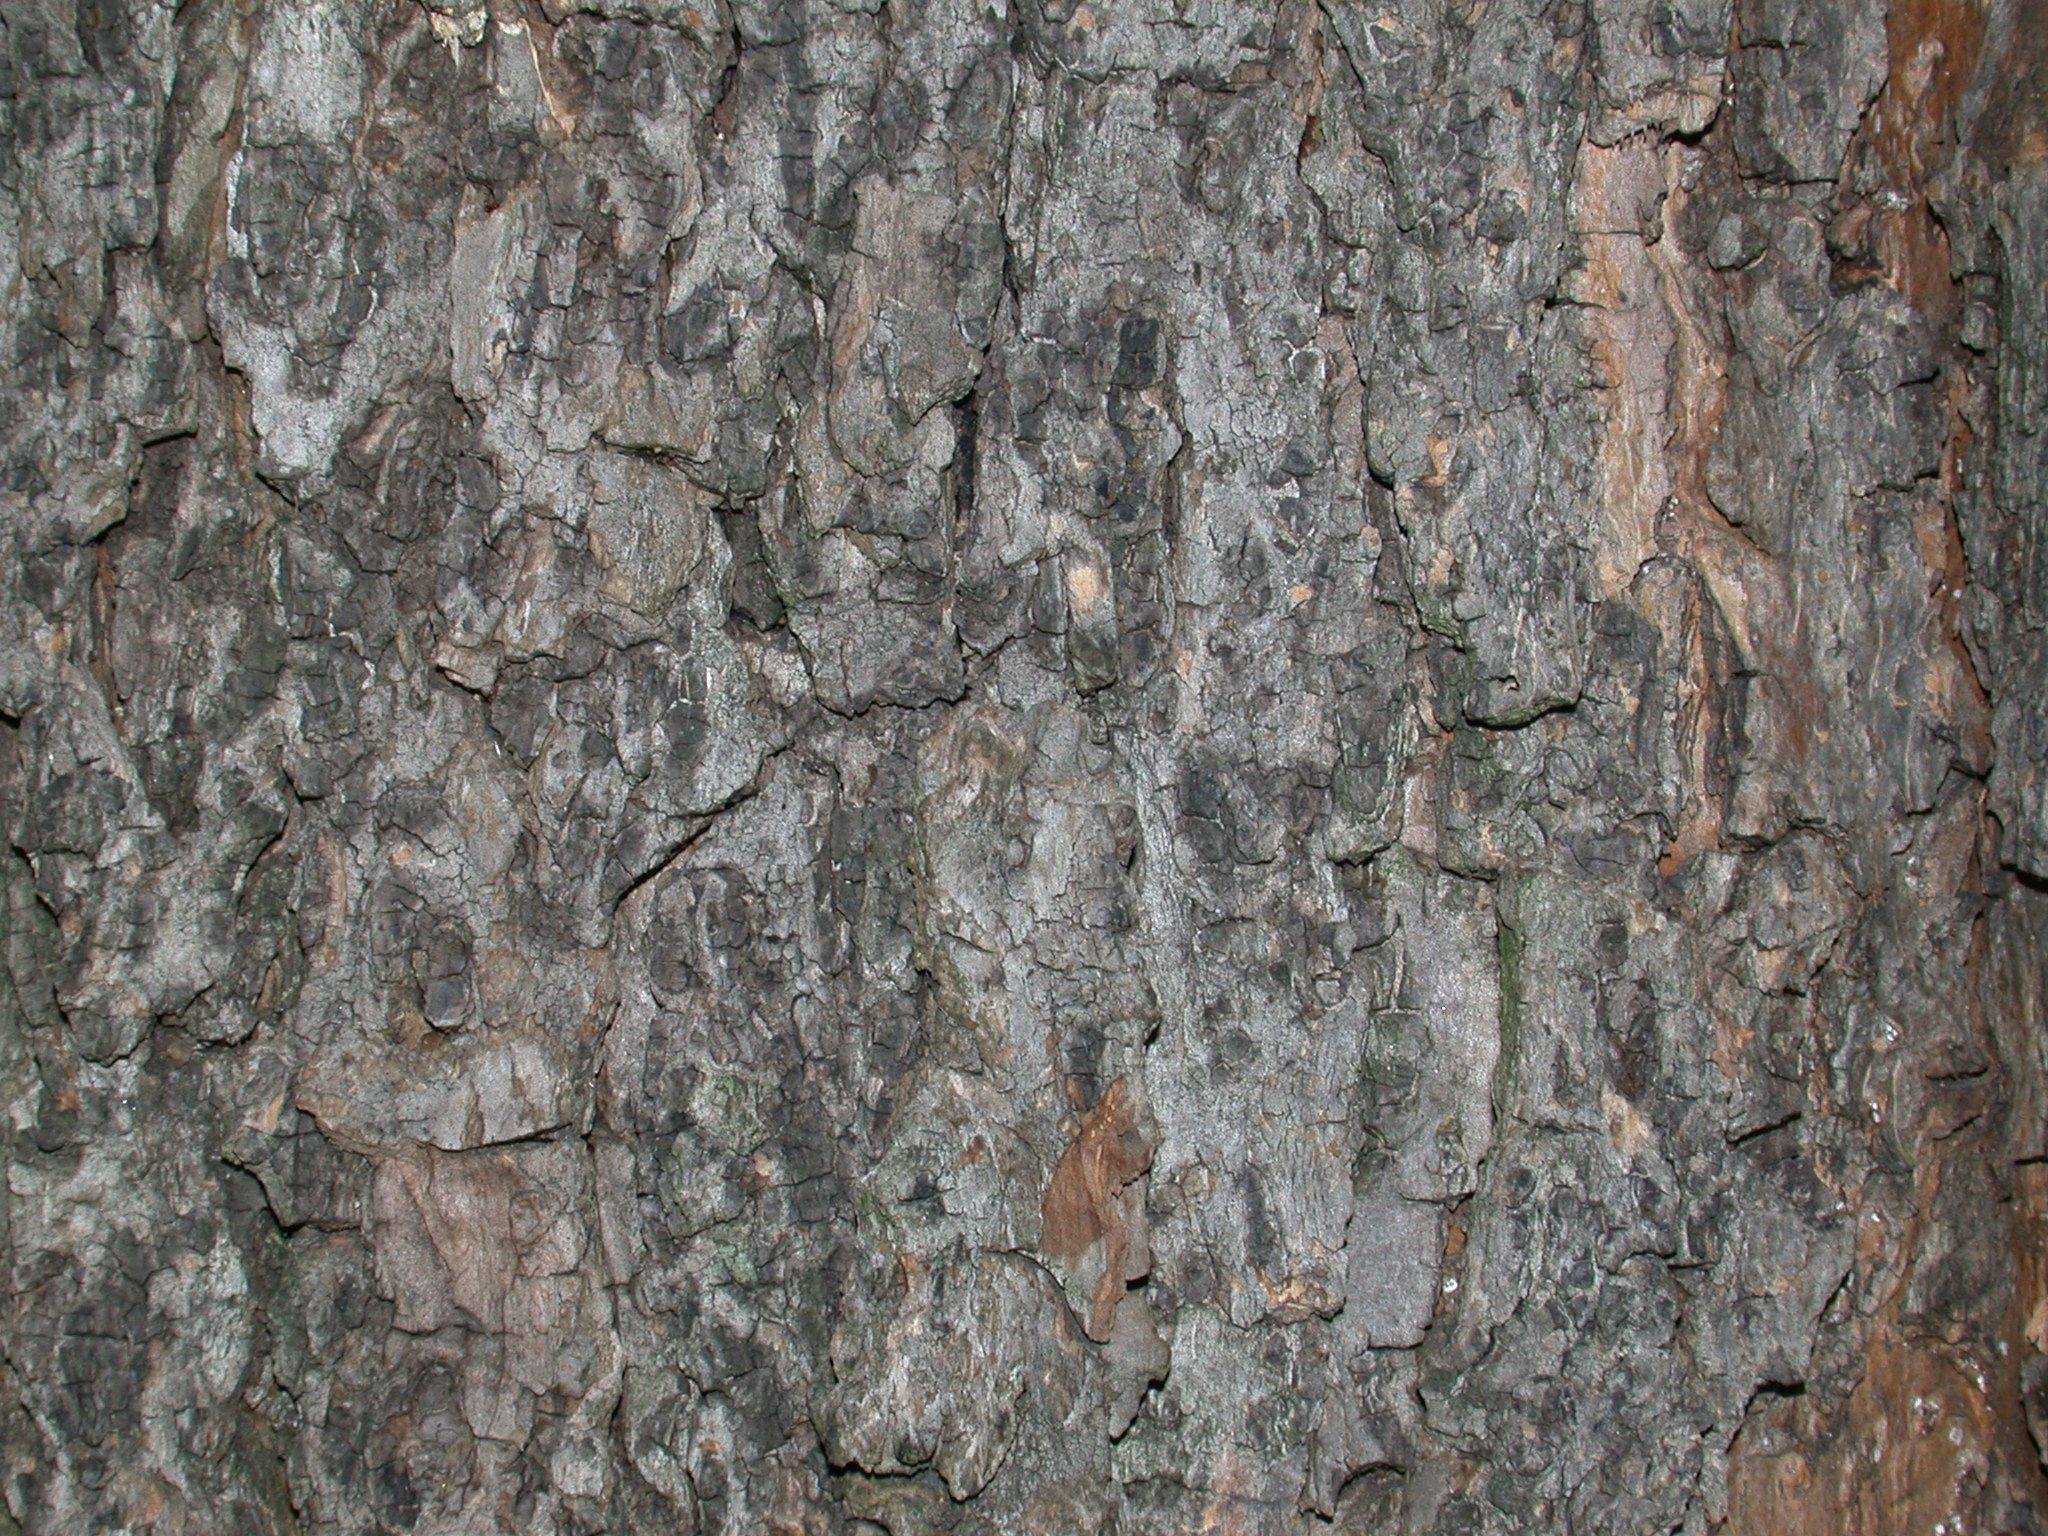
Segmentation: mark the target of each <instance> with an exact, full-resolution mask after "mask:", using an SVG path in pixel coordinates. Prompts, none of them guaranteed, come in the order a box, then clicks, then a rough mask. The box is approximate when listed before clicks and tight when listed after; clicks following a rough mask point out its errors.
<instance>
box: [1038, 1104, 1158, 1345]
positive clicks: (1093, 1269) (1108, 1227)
mask: <svg viewBox="0 0 2048 1536" xmlns="http://www.w3.org/2000/svg"><path fill="white" fill-rule="evenodd" d="M1151 1166H1152V1147H1151V1144H1150V1142H1149V1140H1148V1139H1147V1138H1146V1136H1145V1135H1144V1133H1143V1132H1142V1131H1141V1130H1140V1129H1139V1127H1138V1111H1137V1106H1136V1104H1135V1103H1134V1102H1133V1101H1132V1098H1131V1090H1130V1083H1129V1080H1128V1079H1126V1078H1123V1077H1119V1078H1117V1080H1116V1081H1115V1082H1113V1083H1111V1084H1110V1085H1109V1088H1108V1090H1107V1091H1106V1092H1105V1093H1104V1094H1103V1095H1102V1101H1101V1102H1100V1103H1098V1104H1097V1105H1096V1106H1095V1107H1094V1108H1093V1109H1091V1110H1090V1111H1088V1113H1087V1114H1086V1115H1084V1116H1082V1118H1081V1125H1080V1128H1079V1130H1077V1131H1076V1132H1075V1133H1074V1139H1073V1141H1072V1143H1071V1144H1069V1145H1068V1147H1067V1150H1066V1152H1065V1153H1064V1154H1062V1156H1061V1157H1060V1161H1059V1166H1058V1167H1056V1168H1054V1169H1053V1171H1052V1179H1051V1182H1049V1183H1048V1184H1047V1185H1046V1188H1045V1199H1044V1202H1043V1203H1042V1204H1041V1206H1040V1214H1041V1215H1042V1217H1043V1218H1044V1225H1043V1229H1042V1232H1041V1236H1040V1240H1039V1242H1040V1247H1041V1249H1042V1250H1043V1251H1044V1253H1045V1256H1046V1257H1047V1258H1049V1259H1051V1260H1053V1261H1054V1262H1055V1263H1057V1264H1059V1265H1061V1266H1062V1267H1064V1268H1065V1269H1066V1270H1067V1271H1068V1272H1069V1274H1070V1275H1072V1276H1073V1277H1074V1278H1075V1279H1076V1280H1077V1281H1078V1282H1079V1283H1080V1284H1081V1285H1082V1286H1083V1287H1085V1288H1088V1289H1089V1290H1090V1292H1091V1294H1090V1296H1089V1304H1088V1318H1087V1328H1088V1336H1089V1337H1090V1338H1092V1339H1094V1340H1096V1341H1097V1342H1098V1343H1100V1342H1102V1341H1104V1340H1107V1339H1108V1338H1109V1336H1110V1332H1111V1329H1112V1327H1113V1325H1114V1322H1115V1318H1116V1306H1117V1303H1118V1302H1120V1301H1122V1300H1123V1298H1124V1291H1125V1289H1126V1288H1127V1287H1128V1285H1129V1283H1130V1281H1132V1280H1134V1279H1137V1278H1139V1277H1140V1276H1142V1275H1143V1274H1144V1272H1145V1269H1146V1268H1147V1267H1148V1266H1147V1264H1146V1262H1145V1259H1144V1253H1145V1234H1144V1231H1143V1223H1144V1213H1143V1210H1142V1208H1141V1207H1140V1206H1139V1205H1138V1203H1137V1201H1136V1200H1135V1199H1133V1198H1132V1195H1133V1191H1131V1189H1130V1186H1131V1185H1132V1184H1134V1183H1136V1181H1137V1180H1139V1179H1140V1178H1142V1177H1144V1174H1145V1171H1146V1170H1147V1169H1148V1168H1150V1167H1151ZM1091 1273H1092V1275H1093V1283H1092V1286H1090V1285H1089V1278H1088V1277H1089V1276H1090V1275H1091Z"/></svg>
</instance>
